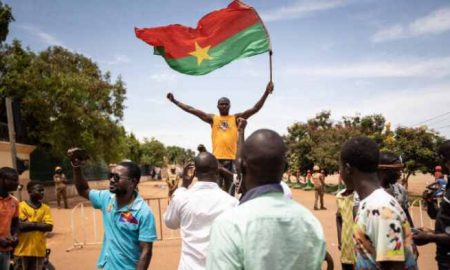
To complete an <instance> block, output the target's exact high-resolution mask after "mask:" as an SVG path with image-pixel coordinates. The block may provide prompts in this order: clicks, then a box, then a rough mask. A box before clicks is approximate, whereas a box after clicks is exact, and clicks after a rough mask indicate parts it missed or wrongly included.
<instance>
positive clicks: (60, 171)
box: [55, 166, 62, 174]
mask: <svg viewBox="0 0 450 270" xmlns="http://www.w3.org/2000/svg"><path fill="white" fill-rule="evenodd" d="M55 173H57V174H61V173H62V168H61V167H60V166H56V168H55Z"/></svg>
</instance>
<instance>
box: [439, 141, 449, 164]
mask: <svg viewBox="0 0 450 270" xmlns="http://www.w3.org/2000/svg"><path fill="white" fill-rule="evenodd" d="M438 153H439V155H440V156H443V157H444V158H445V159H446V160H450V140H446V141H445V142H443V143H442V144H441V146H439V151H438Z"/></svg>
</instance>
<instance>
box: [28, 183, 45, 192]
mask: <svg viewBox="0 0 450 270" xmlns="http://www.w3.org/2000/svg"><path fill="white" fill-rule="evenodd" d="M37 185H42V183H41V182H38V181H30V182H28V184H27V191H30V190H31V189H32V188H33V187H34V186H37Z"/></svg>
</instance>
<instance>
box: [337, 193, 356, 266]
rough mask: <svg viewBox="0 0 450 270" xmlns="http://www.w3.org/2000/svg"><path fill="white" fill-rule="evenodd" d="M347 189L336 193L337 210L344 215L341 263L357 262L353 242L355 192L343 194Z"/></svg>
mask: <svg viewBox="0 0 450 270" xmlns="http://www.w3.org/2000/svg"><path fill="white" fill-rule="evenodd" d="M346 191H347V190H346V189H344V190H342V191H341V192H339V193H338V194H336V201H337V212H338V214H340V215H341V217H342V231H341V263H347V264H354V263H355V253H354V250H355V244H354V243H353V238H352V235H353V231H352V227H353V196H354V195H353V194H355V193H356V192H352V193H351V194H349V195H343V194H344V193H345V192H346Z"/></svg>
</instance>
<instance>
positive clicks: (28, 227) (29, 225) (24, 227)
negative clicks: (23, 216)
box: [19, 221, 53, 232]
mask: <svg viewBox="0 0 450 270" xmlns="http://www.w3.org/2000/svg"><path fill="white" fill-rule="evenodd" d="M19 224H20V225H19V228H20V231H21V232H31V231H41V232H51V231H52V230H53V225H52V224H47V223H37V222H28V221H21V222H20V223H19Z"/></svg>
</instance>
